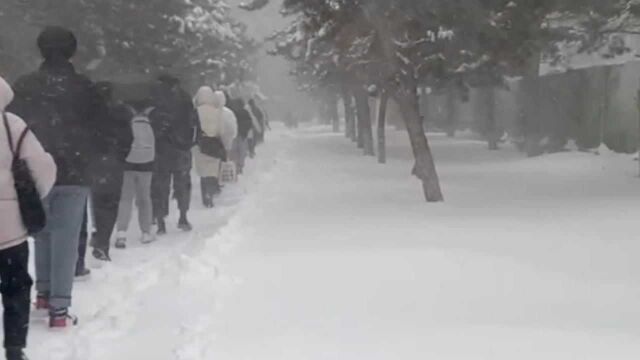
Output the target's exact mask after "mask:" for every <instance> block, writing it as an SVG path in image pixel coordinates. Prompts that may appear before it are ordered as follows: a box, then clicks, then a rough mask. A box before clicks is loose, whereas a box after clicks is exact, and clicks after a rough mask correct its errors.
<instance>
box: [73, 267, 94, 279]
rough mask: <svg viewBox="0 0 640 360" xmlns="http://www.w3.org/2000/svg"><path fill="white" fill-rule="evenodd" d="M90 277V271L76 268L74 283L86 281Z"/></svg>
mask: <svg viewBox="0 0 640 360" xmlns="http://www.w3.org/2000/svg"><path fill="white" fill-rule="evenodd" d="M89 277H91V270H89V269H87V268H78V269H76V275H75V278H74V281H80V282H82V281H86V280H88V279H89Z"/></svg>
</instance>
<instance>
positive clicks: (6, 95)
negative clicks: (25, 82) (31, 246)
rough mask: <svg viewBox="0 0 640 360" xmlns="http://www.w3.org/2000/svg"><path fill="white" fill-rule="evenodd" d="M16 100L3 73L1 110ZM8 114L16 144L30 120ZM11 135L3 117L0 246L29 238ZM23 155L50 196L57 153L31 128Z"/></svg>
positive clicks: (43, 191) (0, 129) (41, 189)
mask: <svg viewBox="0 0 640 360" xmlns="http://www.w3.org/2000/svg"><path fill="white" fill-rule="evenodd" d="M12 100H13V90H11V87H10V86H9V85H8V84H7V82H6V81H5V80H4V79H2V78H1V77H0V111H2V112H4V110H5V108H6V107H7V105H8V104H9V103H10V102H11V101H12ZM6 117H7V120H8V123H9V128H10V130H11V136H12V139H13V142H14V146H15V145H16V144H15V143H16V142H17V141H18V139H19V138H20V135H22V133H23V131H24V129H25V128H26V124H25V122H24V121H23V120H22V119H21V118H19V117H18V116H16V115H14V114H11V113H6ZM8 139H9V138H8V136H7V132H6V130H5V127H4V120H2V125H1V126H0V214H1V216H0V250H4V249H8V248H11V247H14V246H17V245H20V244H22V243H23V242H24V241H26V240H27V230H26V229H25V227H24V225H23V223H22V218H21V216H20V209H19V207H18V200H17V195H16V190H15V187H14V180H13V174H12V172H11V163H12V160H13V155H12V153H11V150H10V148H9V141H8ZM20 158H22V159H24V160H26V162H27V165H28V166H29V169H30V170H31V174H32V175H33V178H34V180H35V181H36V186H37V187H38V190H39V192H40V195H41V196H42V197H44V196H46V195H47V194H48V193H49V191H50V190H51V187H52V186H53V184H54V183H55V181H56V165H55V163H54V161H53V157H51V155H49V154H48V153H47V152H46V151H45V150H44V148H43V147H42V145H41V144H40V142H39V141H38V139H36V137H35V135H34V134H33V133H32V132H29V133H28V134H27V136H26V137H25V139H24V142H23V144H22V148H21V151H20Z"/></svg>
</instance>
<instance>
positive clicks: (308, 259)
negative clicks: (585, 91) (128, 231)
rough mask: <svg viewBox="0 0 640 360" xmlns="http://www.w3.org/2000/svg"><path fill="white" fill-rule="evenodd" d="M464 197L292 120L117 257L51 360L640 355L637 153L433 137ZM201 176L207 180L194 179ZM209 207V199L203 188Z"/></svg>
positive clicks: (39, 333) (40, 355) (41, 354)
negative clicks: (430, 199)
mask: <svg viewBox="0 0 640 360" xmlns="http://www.w3.org/2000/svg"><path fill="white" fill-rule="evenodd" d="M432 141H433V146H434V151H435V153H436V157H437V161H438V167H439V170H440V173H441V176H442V180H443V187H444V190H445V195H446V196H447V203H446V204H439V205H433V204H425V203H424V202H423V201H422V197H421V193H420V185H419V183H418V182H417V181H415V180H413V179H411V178H410V176H409V170H410V169H411V155H410V149H409V148H408V147H407V141H406V134H404V133H402V132H391V133H390V134H389V164H388V165H384V166H382V165H378V164H376V163H375V160H374V159H366V158H363V157H362V156H361V155H360V153H359V151H357V150H356V149H355V148H354V146H353V144H351V143H349V142H348V141H347V140H346V139H344V138H343V137H342V136H339V135H334V134H330V133H327V132H326V131H324V130H323V129H306V130H300V131H299V132H297V133H293V134H292V133H289V132H287V131H284V130H278V131H276V132H274V133H272V134H270V138H269V140H268V143H267V144H266V145H265V146H264V147H262V148H260V149H259V158H258V160H257V161H256V162H252V163H251V164H250V169H249V170H250V173H249V174H247V176H246V177H245V178H244V179H243V182H242V183H241V184H239V185H237V186H234V187H232V188H229V189H227V191H226V192H225V195H224V197H223V199H221V200H220V201H219V202H218V205H219V206H218V208H217V209H216V210H213V211H205V210H204V209H200V210H196V211H195V213H194V219H193V222H194V225H195V226H196V232H195V233H194V234H189V235H185V234H179V233H175V234H173V235H170V236H168V237H166V238H164V239H162V241H161V242H159V243H157V244H154V245H152V246H149V247H136V248H132V249H129V250H127V251H125V252H114V258H115V260H116V261H115V262H114V264H112V265H110V266H108V267H107V268H104V269H98V270H96V271H95V275H94V278H93V279H92V280H91V281H90V282H88V283H84V284H79V285H78V287H77V291H76V295H77V296H76V299H75V303H76V306H75V308H74V311H76V312H77V313H78V315H79V316H80V320H81V324H80V326H79V327H78V328H77V329H74V330H73V331H71V332H69V333H63V334H58V333H50V332H48V331H47V330H46V327H45V324H44V322H42V323H40V324H39V323H38V322H37V321H34V325H33V332H32V336H31V339H30V340H31V347H30V349H29V354H30V355H32V357H33V359H38V360H43V359H44V360H113V359H123V360H124V359H126V360H129V359H132V360H133V359H154V360H212V359H218V360H341V359H345V360H346V359H348V360H357V359H366V360H378V359H380V360H382V359H385V360H396V359H402V360H405V359H415V360H423V359H437V360H449V359H456V360H458V359H469V360H478V359H483V360H484V359H486V360H496V359H497V360H502V359H505V360H507V359H508V360H514V359H518V360H522V359H532V360H534V359H535V360H540V359H580V360H585V359H593V360H600V359H616V360H618V359H634V360H635V359H638V358H640V311H638V304H640V276H639V274H640V262H639V261H638V260H637V259H638V254H639V253H640V244H639V243H638V241H637V238H638V236H637V235H636V234H637V231H636V228H637V222H638V220H637V219H639V218H640V207H639V206H638V204H640V180H639V179H637V178H636V177H635V174H634V173H635V169H636V165H635V164H634V163H633V162H632V161H631V158H630V157H628V156H621V155H609V154H605V155H602V156H599V157H598V156H594V155H590V154H581V153H566V154H559V155H549V156H545V157H541V158H538V159H524V158H523V157H522V156H521V155H520V154H517V153H516V152H514V151H511V150H502V151H499V152H489V151H487V150H485V148H486V147H485V144H483V143H481V142H477V141H473V140H459V139H455V140H451V139H446V138H441V137H434V138H433V139H432ZM194 188H197V186H196V187H194ZM194 204H199V202H197V201H196V202H194Z"/></svg>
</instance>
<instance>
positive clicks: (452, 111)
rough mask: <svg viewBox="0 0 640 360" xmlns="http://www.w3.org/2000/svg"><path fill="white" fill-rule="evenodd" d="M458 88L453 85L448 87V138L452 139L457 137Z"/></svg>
mask: <svg viewBox="0 0 640 360" xmlns="http://www.w3.org/2000/svg"><path fill="white" fill-rule="evenodd" d="M456 100H457V99H456V87H455V85H453V84H451V85H449V86H447V104H446V106H447V136H448V137H450V138H452V137H455V136H456V130H457V128H458V124H457V121H456V117H457V114H456Z"/></svg>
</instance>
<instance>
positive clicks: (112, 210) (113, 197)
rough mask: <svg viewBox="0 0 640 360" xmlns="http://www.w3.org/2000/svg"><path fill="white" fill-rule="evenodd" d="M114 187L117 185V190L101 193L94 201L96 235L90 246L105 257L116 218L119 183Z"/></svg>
mask: <svg viewBox="0 0 640 360" xmlns="http://www.w3.org/2000/svg"><path fill="white" fill-rule="evenodd" d="M114 185H119V186H118V187H117V190H115V188H114V190H112V191H107V190H105V191H102V192H101V193H98V194H96V196H95V199H94V207H95V210H94V211H95V218H96V233H95V234H94V236H93V241H92V246H93V247H94V248H96V249H99V250H102V251H103V252H104V253H105V254H107V255H108V254H109V247H110V246H111V235H112V234H113V228H114V227H115V225H116V219H117V218H118V204H119V201H120V188H121V186H122V185H121V181H118V183H117V184H115V183H114Z"/></svg>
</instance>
